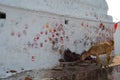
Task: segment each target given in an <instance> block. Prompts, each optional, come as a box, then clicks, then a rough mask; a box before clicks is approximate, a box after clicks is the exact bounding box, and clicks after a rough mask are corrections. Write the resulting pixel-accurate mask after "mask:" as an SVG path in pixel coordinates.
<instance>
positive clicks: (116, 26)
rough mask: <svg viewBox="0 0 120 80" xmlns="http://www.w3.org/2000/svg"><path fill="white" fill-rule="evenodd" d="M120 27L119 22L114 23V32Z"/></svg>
mask: <svg viewBox="0 0 120 80" xmlns="http://www.w3.org/2000/svg"><path fill="white" fill-rule="evenodd" d="M117 28H118V23H115V24H114V32H115V31H116V29H117Z"/></svg>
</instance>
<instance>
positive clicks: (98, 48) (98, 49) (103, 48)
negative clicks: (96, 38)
mask: <svg viewBox="0 0 120 80" xmlns="http://www.w3.org/2000/svg"><path fill="white" fill-rule="evenodd" d="M113 49H114V41H113V40H111V41H109V42H103V43H99V44H97V45H94V46H92V47H91V48H90V49H89V50H88V51H87V52H85V53H84V54H83V55H82V56H81V60H85V59H86V58H87V57H88V56H91V55H92V56H96V59H97V62H98V63H100V64H102V63H101V60H100V58H99V55H103V54H106V56H107V58H106V60H107V65H109V63H110V54H111V52H112V50H113Z"/></svg>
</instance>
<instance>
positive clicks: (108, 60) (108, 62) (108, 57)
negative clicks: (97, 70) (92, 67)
mask: <svg viewBox="0 0 120 80" xmlns="http://www.w3.org/2000/svg"><path fill="white" fill-rule="evenodd" d="M106 59H107V66H108V65H109V64H110V59H111V57H110V55H109V54H107V58H106Z"/></svg>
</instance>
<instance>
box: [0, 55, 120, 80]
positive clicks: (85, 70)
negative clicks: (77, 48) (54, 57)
mask: <svg viewBox="0 0 120 80" xmlns="http://www.w3.org/2000/svg"><path fill="white" fill-rule="evenodd" d="M112 62H113V63H111V64H110V67H109V68H100V65H96V64H94V63H92V64H88V63H83V64H75V63H73V64H71V63H70V64H69V63H68V64H67V65H65V66H64V67H61V66H59V67H55V68H53V69H51V70H30V71H24V72H21V73H17V74H15V75H13V76H10V77H8V78H4V79H0V80H88V79H89V80H119V79H120V77H119V76H120V66H119V65H120V56H115V57H114V58H113V61H112ZM117 65H118V66H117Z"/></svg>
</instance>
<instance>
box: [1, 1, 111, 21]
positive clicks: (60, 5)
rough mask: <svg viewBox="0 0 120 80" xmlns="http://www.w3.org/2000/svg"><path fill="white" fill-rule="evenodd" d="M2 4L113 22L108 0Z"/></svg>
mask: <svg viewBox="0 0 120 80" xmlns="http://www.w3.org/2000/svg"><path fill="white" fill-rule="evenodd" d="M0 3H1V4H5V5H9V6H13V7H19V8H24V9H31V10H35V11H45V12H50V13H56V14H60V15H69V16H74V17H77V18H85V19H86V18H87V19H90V20H91V19H92V20H98V21H100V20H101V21H107V22H111V21H112V17H111V16H108V15H107V10H108V5H107V3H106V0H34V1H33V0H29V2H28V0H21V1H19V0H14V1H13V0H0Z"/></svg>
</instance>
